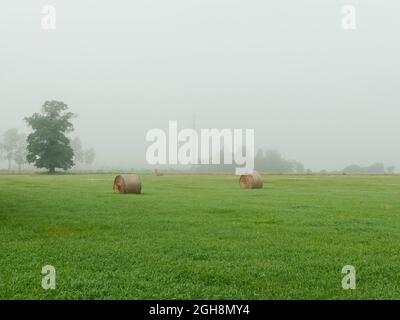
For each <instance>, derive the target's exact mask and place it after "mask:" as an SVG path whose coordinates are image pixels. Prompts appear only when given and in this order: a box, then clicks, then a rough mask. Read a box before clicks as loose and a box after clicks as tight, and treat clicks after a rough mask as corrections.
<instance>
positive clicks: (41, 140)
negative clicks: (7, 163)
mask: <svg viewBox="0 0 400 320" xmlns="http://www.w3.org/2000/svg"><path fill="white" fill-rule="evenodd" d="M73 117H74V114H73V113H71V112H68V106H67V105H66V104H65V103H63V102H61V101H54V100H53V101H46V102H45V103H44V105H43V107H42V111H41V113H34V114H33V115H32V116H31V117H27V118H25V120H26V122H27V123H28V125H29V126H31V127H32V130H33V132H32V133H31V134H29V136H28V139H27V143H28V146H27V149H28V155H27V157H26V158H27V160H28V162H29V163H33V164H34V166H35V167H37V168H46V169H48V170H49V173H54V172H55V170H56V168H61V169H63V170H68V169H70V168H71V167H72V166H73V165H74V162H73V157H74V152H73V150H72V148H71V146H70V141H69V139H68V138H67V137H66V136H65V134H66V133H68V132H71V131H72V130H73V125H72V123H71V122H70V120H71V119H72V118H73Z"/></svg>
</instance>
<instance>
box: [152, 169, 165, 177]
mask: <svg viewBox="0 0 400 320" xmlns="http://www.w3.org/2000/svg"><path fill="white" fill-rule="evenodd" d="M154 174H155V175H156V176H157V177H161V176H163V175H164V174H163V173H162V172H161V171H160V170H158V169H154Z"/></svg>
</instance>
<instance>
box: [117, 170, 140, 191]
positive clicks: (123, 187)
mask: <svg viewBox="0 0 400 320" xmlns="http://www.w3.org/2000/svg"><path fill="white" fill-rule="evenodd" d="M113 189H114V192H115V193H141V192H142V182H141V181H140V177H139V176H138V175H136V174H124V175H119V176H116V177H115V180H114V187H113Z"/></svg>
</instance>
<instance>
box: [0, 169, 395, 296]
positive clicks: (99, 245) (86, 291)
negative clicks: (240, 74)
mask: <svg viewBox="0 0 400 320" xmlns="http://www.w3.org/2000/svg"><path fill="white" fill-rule="evenodd" d="M113 178H114V175H110V174H99V175H78V174H70V175H54V176H48V175H40V174H37V175H0V298H1V299H186V298H190V299H314V298H317V299H364V298H367V299H383V298H386V299H387V298H396V299H399V298H400V176H317V175H304V176H297V175H267V176H264V188H263V189H260V190H241V189H239V186H238V178H237V177H236V176H232V175H231V176H230V175H165V176H162V177H156V176H151V175H143V176H142V182H143V192H144V194H142V195H120V194H113V192H112V183H113ZM47 264H50V265H53V266H54V267H55V268H56V270H57V289H56V290H47V291H45V290H44V289H42V287H41V279H42V274H41V268H42V266H44V265H47ZM347 264H350V265H353V266H354V267H355V268H356V270H357V289H356V290H344V289H342V286H341V281H342V277H343V276H344V275H343V274H342V273H341V269H342V267H343V266H344V265H347Z"/></svg>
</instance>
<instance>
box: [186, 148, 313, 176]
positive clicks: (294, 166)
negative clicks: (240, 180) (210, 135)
mask: <svg viewBox="0 0 400 320" xmlns="http://www.w3.org/2000/svg"><path fill="white" fill-rule="evenodd" d="M223 157H224V150H223V149H222V150H221V151H220V159H221V162H222V164H207V165H206V164H203V165H195V166H193V170H195V171H197V172H234V171H235V168H237V167H238V165H237V164H235V163H233V164H223V159H224V158H223ZM210 163H211V160H210ZM254 169H255V170H257V171H260V172H271V173H304V172H306V170H305V168H304V165H303V164H302V163H301V162H299V161H296V160H286V159H284V158H283V157H282V155H281V154H280V153H279V151H278V150H267V151H265V152H264V151H263V150H262V149H259V150H258V151H257V154H256V155H255V158H254ZM308 171H309V170H308Z"/></svg>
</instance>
